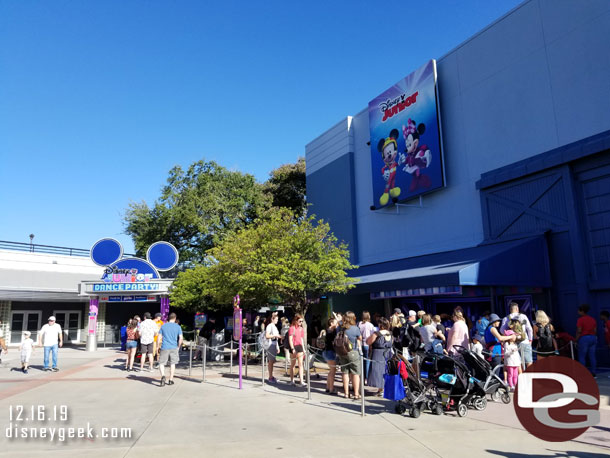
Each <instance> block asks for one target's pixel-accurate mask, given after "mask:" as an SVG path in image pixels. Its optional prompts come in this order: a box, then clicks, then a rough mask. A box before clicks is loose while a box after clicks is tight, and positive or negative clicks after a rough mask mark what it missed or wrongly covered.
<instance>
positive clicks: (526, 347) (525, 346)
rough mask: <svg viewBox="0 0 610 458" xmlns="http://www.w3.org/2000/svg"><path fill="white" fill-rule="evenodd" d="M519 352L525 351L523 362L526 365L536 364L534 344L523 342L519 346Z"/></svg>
mask: <svg viewBox="0 0 610 458" xmlns="http://www.w3.org/2000/svg"><path fill="white" fill-rule="evenodd" d="M519 350H523V361H524V362H525V364H531V363H533V362H534V359H533V358H532V344H531V343H529V342H521V343H520V344H519Z"/></svg>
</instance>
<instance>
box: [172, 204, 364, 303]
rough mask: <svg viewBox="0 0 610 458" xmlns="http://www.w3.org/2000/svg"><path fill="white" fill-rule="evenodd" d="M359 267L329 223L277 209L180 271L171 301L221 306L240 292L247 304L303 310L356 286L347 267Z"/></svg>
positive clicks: (226, 239) (234, 234) (229, 301)
mask: <svg viewBox="0 0 610 458" xmlns="http://www.w3.org/2000/svg"><path fill="white" fill-rule="evenodd" d="M355 267H356V266H353V265H351V264H350V262H349V251H348V250H347V247H346V246H345V244H342V243H341V244H339V243H338V241H337V238H336V237H335V236H334V234H332V233H331V232H330V228H329V226H328V224H326V223H324V222H323V221H321V220H320V221H317V222H316V221H315V220H314V217H313V216H310V217H309V218H297V217H296V216H295V215H294V214H293V213H292V212H291V211H290V210H288V209H285V208H282V209H280V208H273V209H271V210H269V211H268V212H267V214H266V215H265V218H261V219H259V220H258V221H256V223H255V224H252V225H250V226H248V227H246V228H244V229H241V230H239V231H237V232H235V233H233V234H230V235H228V236H227V237H226V238H225V239H224V240H222V241H221V242H220V244H219V245H218V246H216V247H214V248H212V249H211V250H209V251H208V258H207V260H206V263H205V264H203V265H201V266H197V267H195V268H194V269H191V270H190V271H189V272H182V273H180V274H179V275H178V277H177V279H176V281H175V283H174V286H173V290H172V303H173V305H175V306H177V307H183V308H188V309H191V310H192V309H193V308H194V307H197V306H198V305H200V304H201V305H205V306H207V307H209V308H211V307H212V306H211V303H212V301H213V303H215V304H216V305H215V307H222V306H226V305H228V304H230V303H231V300H232V298H233V296H235V294H237V293H239V295H240V296H241V300H242V305H243V307H244V308H257V307H260V306H263V305H265V304H267V303H268V302H269V299H271V298H278V299H279V300H280V301H282V302H283V303H285V304H289V305H292V307H293V308H294V309H295V311H296V312H298V313H305V312H306V311H307V307H308V304H309V303H310V302H311V301H313V300H316V299H318V298H319V297H320V296H321V295H323V294H326V293H345V292H347V291H348V290H349V289H350V288H353V286H354V285H353V283H354V279H353V278H349V277H348V276H347V272H346V271H347V270H349V269H353V268H355Z"/></svg>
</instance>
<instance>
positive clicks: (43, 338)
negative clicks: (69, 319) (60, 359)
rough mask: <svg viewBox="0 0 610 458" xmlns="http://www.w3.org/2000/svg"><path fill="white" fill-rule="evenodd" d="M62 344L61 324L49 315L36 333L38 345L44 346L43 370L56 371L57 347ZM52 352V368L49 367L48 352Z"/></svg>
mask: <svg viewBox="0 0 610 458" xmlns="http://www.w3.org/2000/svg"><path fill="white" fill-rule="evenodd" d="M63 344H64V334H63V332H62V330H61V326H60V325H58V324H57V323H56V322H55V317H54V316H50V317H49V322H48V324H45V325H44V326H43V327H42V329H41V330H40V332H39V333H38V345H42V346H43V347H44V367H43V369H42V370H44V371H51V370H52V371H53V372H57V371H58V370H59V369H58V368H57V351H58V350H57V347H58V345H59V346H60V347H61V346H63ZM51 352H53V368H49V353H51Z"/></svg>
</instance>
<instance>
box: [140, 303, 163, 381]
mask: <svg viewBox="0 0 610 458" xmlns="http://www.w3.org/2000/svg"><path fill="white" fill-rule="evenodd" d="M139 331H140V347H141V349H142V357H141V358H140V371H143V370H144V364H146V355H148V359H149V361H150V370H151V372H152V370H153V354H154V346H155V336H156V335H157V334H159V327H158V326H157V323H155V322H154V321H153V320H151V314H150V313H149V312H146V313H145V314H144V321H143V322H142V324H141V325H140V329H139Z"/></svg>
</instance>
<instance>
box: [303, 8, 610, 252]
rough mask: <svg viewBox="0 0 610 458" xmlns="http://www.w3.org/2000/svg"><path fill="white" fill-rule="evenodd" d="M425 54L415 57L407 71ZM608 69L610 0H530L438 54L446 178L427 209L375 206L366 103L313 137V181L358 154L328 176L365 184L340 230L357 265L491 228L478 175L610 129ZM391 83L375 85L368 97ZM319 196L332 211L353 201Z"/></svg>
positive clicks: (325, 211) (445, 244) (320, 207)
mask: <svg viewBox="0 0 610 458" xmlns="http://www.w3.org/2000/svg"><path fill="white" fill-rule="evenodd" d="M421 64H422V62H413V63H412V66H411V67H410V68H409V67H405V75H407V74H408V73H410V72H411V71H413V70H414V69H416V68H417V67H419V66H420V65H421ZM608 80H610V2H607V1H605V0H598V1H595V0H593V1H588V2H585V3H580V2H573V1H553V0H530V1H526V2H524V3H523V4H522V5H520V6H519V7H518V8H516V9H515V10H513V11H512V12H510V13H509V14H507V15H506V16H504V17H503V18H501V19H499V20H498V21H496V22H495V23H493V24H491V25H490V26H489V27H488V28H487V29H485V30H483V31H481V32H480V33H479V34H477V35H476V36H474V37H472V38H471V39H469V40H468V41H466V42H465V43H462V44H461V45H459V46H458V47H457V48H455V49H454V50H452V51H450V52H449V53H448V54H446V55H445V56H443V57H441V58H439V59H438V82H439V94H440V106H441V116H442V121H443V138H444V149H445V164H446V176H447V188H445V189H443V190H440V191H438V192H435V193H432V194H429V195H426V196H424V199H423V202H424V205H425V208H423V209H418V208H404V207H402V208H400V209H399V214H398V215H389V214H388V213H391V212H395V210H393V209H390V210H378V211H374V212H373V211H371V210H370V209H369V207H370V205H371V202H372V183H371V173H372V172H371V163H370V156H369V154H370V149H369V146H368V145H367V143H368V142H369V140H370V139H369V126H368V114H367V111H366V110H363V111H361V112H360V113H358V114H356V115H355V116H354V117H353V118H346V120H344V121H342V122H340V123H339V124H337V125H336V126H334V127H332V128H331V129H329V131H327V132H326V133H324V134H322V135H321V136H320V137H319V138H317V139H315V140H313V141H312V142H311V143H309V144H308V145H307V146H306V159H307V176H308V180H309V179H314V175H315V174H317V173H318V172H319V171H320V170H322V169H324V168H325V167H326V166H327V165H329V164H330V163H331V162H333V161H335V160H336V159H337V158H338V157H339V156H341V155H346V154H348V153H353V157H354V159H353V163H354V169H353V177H354V178H353V182H352V181H351V177H350V176H349V174H345V173H343V174H341V173H340V174H337V175H334V179H333V181H332V183H327V186H328V187H329V190H330V189H332V190H334V191H333V192H336V191H337V188H338V187H344V188H345V189H351V187H352V186H353V187H354V188H355V192H354V193H353V194H352V196H353V202H350V203H349V205H350V206H352V205H353V208H354V214H355V215H354V218H355V221H356V230H355V232H354V231H353V230H352V229H351V228H350V225H349V224H344V225H342V226H341V227H337V228H336V230H335V233H336V234H337V235H338V236H339V237H340V238H343V239H344V240H346V241H347V240H349V241H351V242H352V243H351V245H352V249H353V253H354V254H355V253H357V256H354V259H353V260H354V261H355V262H357V263H358V264H371V263H376V262H383V261H387V260H389V259H399V258H403V257H408V256H415V255H422V254H427V253H433V252H439V251H446V250H453V249H459V248H464V247H469V246H473V245H476V244H478V243H480V242H481V241H482V240H483V238H484V232H483V219H482V213H481V206H480V198H479V192H478V191H477V189H476V188H475V186H474V183H475V182H476V181H477V180H478V179H479V178H480V177H481V175H482V174H483V173H485V172H488V171H490V170H493V169H496V168H499V167H503V166H507V165H509V164H512V163H514V162H516V161H519V160H523V159H527V158H530V157H532V156H534V155H536V154H539V153H542V152H544V151H548V150H552V149H554V148H557V147H560V146H562V145H564V144H567V143H570V142H573V141H576V140H579V139H581V138H586V137H588V136H591V135H594V134H596V133H599V132H601V131H604V130H607V129H610V110H608V109H607V108H608V106H607V100H609V99H610V86H609V85H608V84H607V81H608ZM394 83H395V81H388V82H387V86H390V85H391V84H394ZM385 89H386V88H385V87H380V88H371V89H370V94H369V95H368V96H364V97H363V100H362V104H363V106H364V105H365V104H366V103H367V102H368V100H370V99H372V98H373V97H374V96H376V95H377V94H378V93H381V92H382V91H383V90H385ZM316 187H317V186H316ZM311 189H313V185H310V186H308V193H309V192H311V191H310V190H311ZM320 193H321V194H324V195H327V196H331V195H332V192H328V193H324V192H323V191H321V192H320ZM308 201H309V202H310V203H311V204H312V208H311V211H312V212H313V213H315V214H316V215H319V216H322V217H324V218H325V219H329V220H330V218H331V216H332V215H334V214H337V213H340V212H342V211H343V208H344V207H345V206H346V205H348V203H347V202H345V201H339V200H335V201H334V202H330V203H329V202H321V201H320V200H318V199H313V198H308ZM334 229H335V228H334ZM356 240H357V242H355V241H356Z"/></svg>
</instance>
